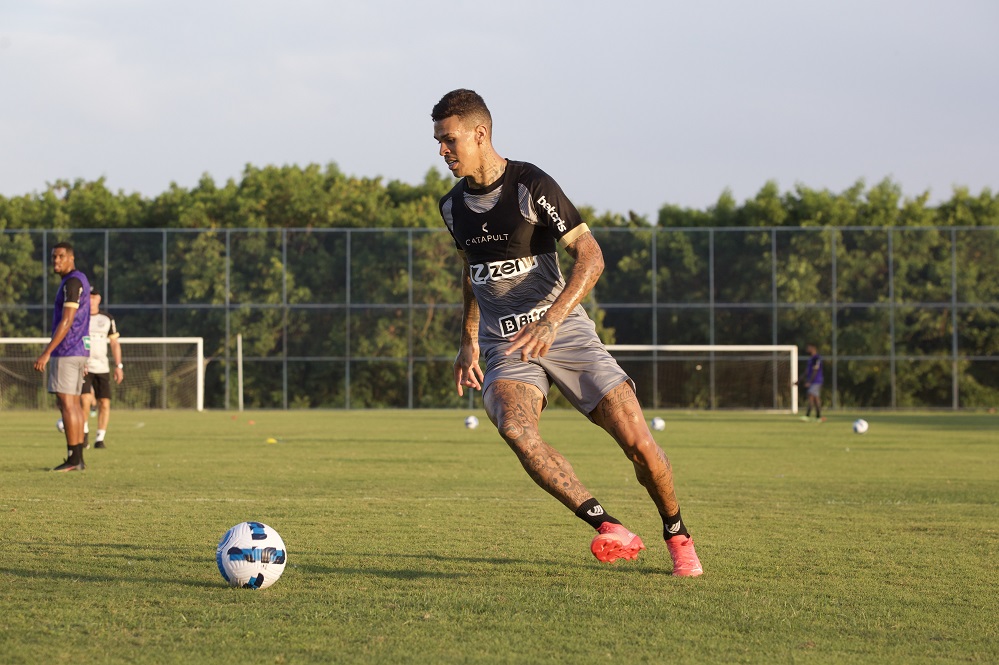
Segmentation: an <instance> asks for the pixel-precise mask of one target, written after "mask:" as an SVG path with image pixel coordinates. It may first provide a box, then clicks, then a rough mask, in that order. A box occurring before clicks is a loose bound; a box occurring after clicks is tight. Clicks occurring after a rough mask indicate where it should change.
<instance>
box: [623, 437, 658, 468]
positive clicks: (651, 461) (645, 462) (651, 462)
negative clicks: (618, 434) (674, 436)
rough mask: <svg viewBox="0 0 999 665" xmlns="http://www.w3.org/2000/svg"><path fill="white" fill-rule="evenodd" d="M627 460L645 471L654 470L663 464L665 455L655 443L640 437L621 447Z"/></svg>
mask: <svg viewBox="0 0 999 665" xmlns="http://www.w3.org/2000/svg"><path fill="white" fill-rule="evenodd" d="M622 448H624V452H625V453H626V454H627V455H628V458H629V459H630V460H631V461H632V462H634V463H635V464H637V465H638V466H641V467H643V468H645V469H655V468H656V467H658V466H659V465H661V464H662V463H663V461H664V460H665V458H666V453H664V452H663V449H662V448H660V447H659V444H657V443H656V442H655V441H653V440H651V439H648V438H645V437H641V438H637V439H635V440H633V441H631V442H628V443H626V444H624V445H622Z"/></svg>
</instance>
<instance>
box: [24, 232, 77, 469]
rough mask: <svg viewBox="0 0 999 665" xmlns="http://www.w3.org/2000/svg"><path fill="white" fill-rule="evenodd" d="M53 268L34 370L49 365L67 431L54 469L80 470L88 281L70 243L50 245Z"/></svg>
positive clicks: (50, 383)
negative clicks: (55, 286) (54, 283)
mask: <svg viewBox="0 0 999 665" xmlns="http://www.w3.org/2000/svg"><path fill="white" fill-rule="evenodd" d="M52 269H53V270H54V271H55V273H56V274H57V275H59V276H61V277H62V283H61V284H60V285H59V293H58V294H57V295H56V299H55V306H54V308H53V312H52V339H51V341H49V343H48V345H47V346H46V347H45V350H44V351H43V352H42V355H40V356H38V359H37V360H35V369H36V370H38V371H39V372H44V371H45V368H46V367H48V370H49V372H48V389H49V392H50V393H54V394H55V396H56V400H57V406H58V408H59V411H60V413H61V414H62V422H63V425H64V429H65V433H66V449H67V453H68V455H67V457H66V461H65V462H63V463H62V464H60V465H59V466H57V467H56V468H54V469H52V470H53V471H83V469H85V468H86V466H85V465H84V463H83V448H84V443H83V423H84V419H85V417H86V416H85V415H84V413H83V409H82V408H81V407H80V393H81V391H82V388H83V375H84V370H85V369H86V367H87V360H88V359H89V357H90V349H89V345H90V306H89V303H90V282H89V281H87V277H86V275H84V274H83V273H82V272H80V271H79V270H77V269H76V256H75V255H74V253H73V246H72V245H70V244H69V243H68V242H61V243H59V244H57V245H56V246H55V247H53V248H52Z"/></svg>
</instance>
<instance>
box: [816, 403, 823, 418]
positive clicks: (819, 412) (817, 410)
mask: <svg viewBox="0 0 999 665" xmlns="http://www.w3.org/2000/svg"><path fill="white" fill-rule="evenodd" d="M815 417H816V418H821V417H822V409H820V408H819V406H818V405H816V406H815Z"/></svg>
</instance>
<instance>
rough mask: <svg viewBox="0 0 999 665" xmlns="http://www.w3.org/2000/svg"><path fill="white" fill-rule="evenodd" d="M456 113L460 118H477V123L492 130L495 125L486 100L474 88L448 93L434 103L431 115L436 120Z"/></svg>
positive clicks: (459, 89)
mask: <svg viewBox="0 0 999 665" xmlns="http://www.w3.org/2000/svg"><path fill="white" fill-rule="evenodd" d="M453 115H456V116H458V117H459V118H463V119H471V120H475V122H476V124H484V125H486V127H488V128H489V129H490V130H492V127H493V117H492V115H491V114H490V113H489V107H488V106H486V102H485V100H483V99H482V97H481V96H479V94H478V93H477V92H475V91H474V90H467V89H465V88H458V89H457V90H452V91H451V92H449V93H447V94H446V95H444V96H443V97H441V100H440V101H439V102H437V103H436V104H435V105H434V108H433V110H432V111H431V112H430V117H431V118H433V121H434V122H439V121H441V120H443V119H444V118H450V117H451V116H453Z"/></svg>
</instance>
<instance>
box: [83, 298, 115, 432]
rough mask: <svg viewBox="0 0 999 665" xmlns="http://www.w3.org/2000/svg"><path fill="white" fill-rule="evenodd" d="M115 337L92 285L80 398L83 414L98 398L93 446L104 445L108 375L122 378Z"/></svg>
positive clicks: (108, 404)
mask: <svg viewBox="0 0 999 665" xmlns="http://www.w3.org/2000/svg"><path fill="white" fill-rule="evenodd" d="M118 337H119V333H118V326H117V324H116V323H115V320H114V317H113V316H111V314H110V313H109V312H106V311H105V310H103V309H101V294H100V293H98V292H97V289H96V287H94V288H93V289H92V290H91V292H90V360H89V361H88V362H87V376H86V377H85V378H84V383H83V394H82V395H81V398H80V399H81V404H82V406H83V413H84V414H89V413H90V409H91V407H92V406H93V405H94V402H95V401H96V402H97V438H96V440H95V441H94V448H106V447H107V444H106V442H105V439H104V437H105V436H106V434H107V431H108V423H109V422H110V421H111V378H112V376H113V377H114V381H115V383H119V384H120V383H121V382H122V380H123V379H124V378H125V369H124V368H125V366H124V365H123V364H122V362H121V344H120V343H119V342H118ZM109 349H110V351H111V355H112V356H113V358H114V369H113V370H112V368H111V361H110V359H109V358H108V350H109ZM91 389H93V392H91Z"/></svg>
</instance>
